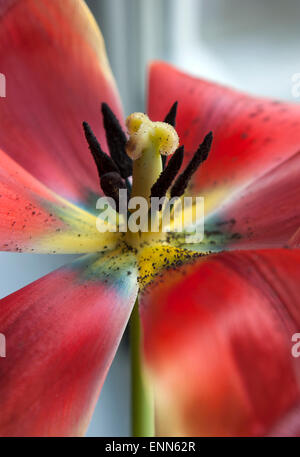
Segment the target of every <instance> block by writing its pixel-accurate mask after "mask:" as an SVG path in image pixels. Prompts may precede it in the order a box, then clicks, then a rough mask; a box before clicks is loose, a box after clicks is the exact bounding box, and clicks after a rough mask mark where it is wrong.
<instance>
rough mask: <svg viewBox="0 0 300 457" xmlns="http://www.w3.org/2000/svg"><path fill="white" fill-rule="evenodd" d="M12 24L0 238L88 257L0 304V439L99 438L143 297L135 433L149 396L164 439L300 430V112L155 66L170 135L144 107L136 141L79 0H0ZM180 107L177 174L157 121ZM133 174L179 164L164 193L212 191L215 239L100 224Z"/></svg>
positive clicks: (152, 102) (1, 138)
mask: <svg viewBox="0 0 300 457" xmlns="http://www.w3.org/2000/svg"><path fill="white" fill-rule="evenodd" d="M0 25H1V27H0V71H1V73H3V74H4V75H5V77H6V83H7V87H6V98H1V99H0V212H1V217H0V246H1V249H2V250H3V251H10V252H19V253H21V252H32V253H48V254H54V253H72V254H74V253H76V254H84V255H81V256H79V259H78V260H76V261H73V262H72V263H70V264H68V265H66V266H64V267H62V268H60V269H58V270H57V271H54V272H53V273H51V274H49V275H47V276H45V277H43V278H41V279H39V280H38V281H35V282H34V283H32V284H30V285H28V286H26V287H24V288H23V289H21V290H19V291H17V292H15V293H13V294H11V295H9V296H8V297H6V298H4V299H2V301H1V308H0V332H1V333H2V334H3V335H5V339H6V357H5V358H4V357H1V358H0V435H2V436H74V435H82V434H84V432H85V430H86V428H87V426H88V423H89V420H90V418H91V415H92V413H93V409H94V407H95V404H96V401H97V397H98V395H99V392H100V390H101V386H102V384H103V381H104V379H105V376H106V374H107V371H108V369H109V367H110V364H111V362H112V360H113V358H114V355H115V353H116V350H117V347H118V344H119V342H120V339H121V337H122V334H123V332H124V329H125V327H126V324H127V322H128V319H129V317H130V314H131V312H132V309H133V305H134V303H135V301H136V299H137V297H138V302H139V311H140V313H139V314H140V317H141V322H142V328H141V330H142V335H141V346H139V343H140V339H139V337H140V335H139V333H140V328H139V321H138V313H137V308H135V313H134V317H133V319H132V334H131V337H132V340H131V344H132V346H133V366H134V370H133V373H134V387H133V400H134V411H133V414H134V417H135V420H136V425H135V430H136V431H135V433H136V434H139V433H140V434H142V433H144V434H147V433H150V430H151V427H152V425H151V424H150V425H149V423H150V422H151V420H152V413H153V408H154V409H155V417H156V434H157V435H164V436H166V435H178V436H189V435H190V436H202V435H204V436H262V435H299V434H300V365H299V360H300V359H299V358H297V357H295V356H294V355H293V353H292V350H291V349H292V346H293V344H294V343H293V340H292V338H293V335H294V334H295V333H297V331H298V332H299V331H300V303H299V295H300V271H299V265H300V251H299V249H298V248H299V245H300V235H299V233H300V228H299V227H300V210H299V204H300V153H299V149H300V106H299V105H294V104H289V103H283V102H278V101H273V100H268V99H262V98H255V97H251V96H249V95H246V94H244V93H240V92H237V91H234V90H232V89H228V88H225V87H222V86H220V85H217V84H214V83H210V82H206V81H203V80H201V79H196V78H192V77H190V76H188V75H185V74H184V73H182V72H180V71H177V70H176V69H174V68H173V67H171V66H170V65H168V64H165V63H162V62H154V63H152V64H151V66H150V70H149V85H148V115H149V118H150V119H151V121H150V120H149V119H148V118H147V119H148V120H147V121H145V119H146V117H145V118H143V121H142V122H144V123H143V124H142V125H144V126H145V125H146V126H147V128H148V127H149V132H150V131H151V132H152V133H153V132H154V131H155V132H156V133H153V135H154V137H151V135H152V133H151V135H150V134H149V135H148V133H149V132H148V131H147V132H148V133H147V135H148V136H147V137H146V139H145V137H143V138H141V137H140V136H139V135H138V133H139V129H140V124H138V125H137V124H135V122H136V117H135V115H133V117H132V116H131V117H129V118H128V120H127V127H128V131H129V141H128V142H127V139H128V137H125V136H124V133H123V131H124V130H125V127H124V125H125V123H124V118H123V114H122V109H121V104H120V100H119V96H118V92H117V88H116V85H115V82H114V79H113V77H112V74H111V71H110V67H109V64H108V61H107V58H106V54H105V49H104V43H103V39H102V36H101V33H100V31H99V29H98V28H97V26H96V23H95V21H94V19H93V17H92V16H91V13H90V12H89V11H88V9H87V7H86V6H85V4H84V3H83V2H82V1H80V0H64V1H61V0H51V1H49V0H23V1H20V0H0ZM175 101H178V113H177V118H176V132H177V134H178V137H179V139H180V144H181V145H184V148H185V149H184V153H183V148H177V145H176V148H175V149H176V152H175V153H174V155H173V156H172V158H173V157H174V156H175V159H173V160H172V158H169V160H168V162H167V165H166V167H165V168H164V172H162V160H161V158H160V156H159V155H158V153H157V149H155V148H156V147H157V148H158V149H159V150H162V149H164V147H165V146H164V147H162V144H161V143H160V141H162V140H161V136H159V135H158V134H157V131H158V130H155V129H162V130H161V132H162V135H165V137H164V141H165V140H166V141H167V139H169V136H168V135H169V133H166V132H170V135H171V137H172V139H174V142H175V143H176V141H175V140H176V135H177V134H176V132H175V130H174V128H173V127H174V125H175V108H176V105H174V102H175ZM101 104H102V114H103V117H102V116H101V113H100V109H99V107H100V106H101ZM171 107H173V108H172V109H171V111H170V108H171ZM168 113H169V114H168ZM166 116H167V117H166ZM164 119H165V121H166V123H164V124H162V121H163V120H164ZM83 121H85V124H84V127H85V132H83V130H82V122H83ZM156 122H159V124H156ZM171 125H173V127H171ZM90 126H91V127H90ZM153 129H154V130H153ZM168 129H169V130H168ZM209 132H212V133H213V141H212V143H211V140H212V135H211V134H210V133H209ZM84 133H85V135H84ZM172 135H173V136H172ZM150 137H151V138H152V139H151V141H150V139H149V138H150ZM124 138H125V139H124ZM153 138H154V139H153ZM86 139H87V140H88V143H89V147H90V149H91V152H92V154H91V153H90V152H89V150H88V147H87V142H86ZM203 140H204V141H203ZM134 141H135V143H134ZM142 141H144V143H142ZM172 141H173V140H172ZM126 142H127V143H126ZM125 143H126V144H125ZM175 143H174V144H175ZM141 145H142V146H141ZM154 145H155V147H154ZM199 145H200V147H199ZM210 146H211V149H210ZM102 148H103V149H102ZM124 148H125V149H124ZM151 148H152V149H151ZM138 149H140V150H141V151H142V152H141V154H142V155H141V156H140V157H135V156H134V154H135V153H136V151H137V150H138ZM109 151H110V155H109ZM124 151H127V152H128V153H129V155H130V152H131V153H132V156H133V159H134V160H131V159H129V157H128V155H126V152H124ZM145 151H148V152H147V154H148V153H149V154H148V155H147V157H146V153H145ZM149 151H150V152H149ZM178 151H179V152H178ZM195 151H196V153H195ZM199 151H200V152H199ZM203 151H204V152H203ZM172 152H174V151H172ZM143 154H144V155H143ZM151 154H152V155H151ZM175 154H176V155H175ZM150 156H151V159H150V158H149V157H150ZM182 158H183V164H181V161H182ZM205 159H206V160H205ZM143 160H144V162H143ZM95 162H96V165H97V166H96V165H95ZM196 162H197V163H196ZM200 162H203V163H200ZM142 163H143V164H144V165H143V166H145V168H144V171H143V169H142V166H141V164H142ZM171 163H172V165H171ZM196 165H197V166H196ZM177 168H178V169H177ZM179 168H180V170H179ZM132 169H133V181H132V186H133V187H132V188H133V191H132V192H135V195H138V194H139V192H141V194H144V195H145V196H146V197H149V192H150V190H151V189H153V186H154V184H155V183H156V182H158V181H157V180H158V178H159V177H160V176H161V173H164V175H163V178H160V179H161V181H160V182H159V185H157V186H156V187H159V189H162V188H163V191H164V192H166V191H167V190H168V189H169V190H170V189H171V194H172V192H173V194H175V196H179V197H181V196H182V192H183V191H184V192H185V193H184V195H188V196H196V195H199V196H203V197H204V199H205V237H204V239H203V240H202V242H199V243H197V244H186V243H185V241H184V237H183V236H180V234H179V236H166V234H163V233H159V234H158V236H156V237H154V236H153V237H152V236H151V233H150V236H148V237H147V236H146V235H145V236H144V235H143V236H142V237H141V239H139V238H138V236H137V234H125V235H124V234H120V233H119V232H115V233H112V232H104V233H100V232H99V230H98V229H97V220H98V218H97V214H96V213H95V211H96V210H95V205H96V201H97V199H98V198H99V197H100V196H101V195H103V192H104V193H105V194H106V195H113V189H114V188H115V187H116V186H117V187H118V188H120V187H122V186H124V187H126V185H127V187H128V188H130V187H131V178H130V174H131V172H132ZM175 169H176V176H175V174H174V176H173V174H172V173H173V172H174V170H175ZM165 170H168V172H165ZM170 170H171V171H170ZM172 170H173V171H172ZM109 173H112V174H113V178H112V177H111V176H112V175H111V174H109ZM168 173H169V177H168V176H167V177H166V175H167V174H168ZM107 175H109V176H107ZM99 176H100V181H101V187H100V186H99ZM187 178H188V179H187ZM111 179H113V181H111ZM169 181H173V184H172V185H171V186H169V184H171V182H169ZM116 183H117V184H116ZM114 186H115V187H114ZM101 188H102V190H101ZM179 194H180V195H179ZM148 235H149V234H148ZM149 386H150V387H149ZM148 390H151V391H152V395H153V396H152V400H153V404H154V406H153V405H151V402H152V400H150V403H149V404H148V409H147V408H146V406H145V403H146V400H147V398H145V396H146V391H148ZM151 408H152V412H151V411H150V412H149V410H151ZM149 427H150V428H149Z"/></svg>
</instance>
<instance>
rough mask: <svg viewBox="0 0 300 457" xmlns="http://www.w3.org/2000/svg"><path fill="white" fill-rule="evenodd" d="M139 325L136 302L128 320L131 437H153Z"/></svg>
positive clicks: (149, 392)
mask: <svg viewBox="0 0 300 457" xmlns="http://www.w3.org/2000/svg"><path fill="white" fill-rule="evenodd" d="M141 333H142V332H141V323H140V317H139V310H138V300H136V302H135V305H134V309H133V312H132V315H131V318H130V348H131V424H132V436H135V437H140V436H154V404H153V397H152V392H151V389H150V386H149V385H148V383H147V380H146V378H145V373H144V369H143V361H142V350H141V342H142V341H141V340H142V334H141Z"/></svg>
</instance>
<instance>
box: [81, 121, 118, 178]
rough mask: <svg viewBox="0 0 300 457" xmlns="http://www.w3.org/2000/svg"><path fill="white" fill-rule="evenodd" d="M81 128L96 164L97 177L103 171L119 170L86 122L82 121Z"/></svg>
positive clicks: (102, 173) (103, 172)
mask: <svg viewBox="0 0 300 457" xmlns="http://www.w3.org/2000/svg"><path fill="white" fill-rule="evenodd" d="M82 125H83V129H84V134H85V138H86V140H87V142H88V145H89V149H90V151H91V153H92V155H93V158H94V161H95V163H96V166H97V170H98V174H99V178H101V176H102V175H104V174H105V173H110V172H117V173H118V172H119V170H118V167H117V166H116V164H115V163H114V162H113V160H112V159H111V158H110V157H109V156H108V155H107V154H106V153H105V152H104V151H102V149H101V146H100V144H99V142H98V140H97V138H96V137H95V135H94V133H93V131H92V129H91V127H90V126H89V124H88V123H87V122H83V123H82Z"/></svg>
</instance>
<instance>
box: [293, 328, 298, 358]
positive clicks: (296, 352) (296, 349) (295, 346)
mask: <svg viewBox="0 0 300 457" xmlns="http://www.w3.org/2000/svg"><path fill="white" fill-rule="evenodd" d="M292 342H293V343H295V344H294V345H293V346H292V350H291V353H292V356H293V357H295V358H297V357H300V333H294V335H293V336H292Z"/></svg>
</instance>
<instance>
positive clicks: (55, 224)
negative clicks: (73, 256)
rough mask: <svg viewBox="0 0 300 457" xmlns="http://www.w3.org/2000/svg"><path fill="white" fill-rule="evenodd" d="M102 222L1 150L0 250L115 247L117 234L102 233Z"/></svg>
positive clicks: (76, 250)
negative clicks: (57, 193) (50, 188)
mask: <svg viewBox="0 0 300 457" xmlns="http://www.w3.org/2000/svg"><path fill="white" fill-rule="evenodd" d="M103 225H104V222H103V221H101V220H100V219H99V217H98V218H97V219H96V217H95V216H94V215H92V214H90V213H88V212H86V211H84V210H83V209H81V208H78V207H76V206H75V205H73V204H71V203H69V202H68V201H67V200H64V199H63V198H61V197H59V196H57V195H56V194H54V193H53V192H52V191H50V190H49V189H47V188H46V187H45V186H44V185H43V184H41V183H40V182H39V181H37V180H36V179H35V178H33V177H32V176H31V175H30V174H29V173H27V172H26V171H25V170H24V169H23V168H22V167H20V166H19V165H18V164H17V163H16V162H14V161H13V160H12V159H11V158H10V157H8V156H7V155H6V154H4V153H3V152H2V151H1V150H0V250H2V251H12V252H31V253H44V254H46V253H50V254H52V253H67V254H69V253H86V252H96V251H100V250H103V249H112V248H113V247H114V246H115V245H116V243H117V237H116V235H117V234H116V233H111V232H109V231H106V232H103V233H100V232H99V228H101V227H102V226H103ZM100 226H101V227H100Z"/></svg>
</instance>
